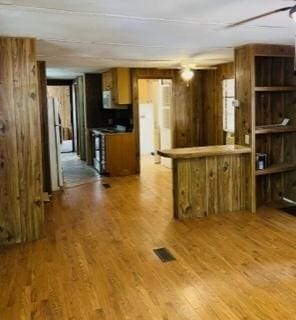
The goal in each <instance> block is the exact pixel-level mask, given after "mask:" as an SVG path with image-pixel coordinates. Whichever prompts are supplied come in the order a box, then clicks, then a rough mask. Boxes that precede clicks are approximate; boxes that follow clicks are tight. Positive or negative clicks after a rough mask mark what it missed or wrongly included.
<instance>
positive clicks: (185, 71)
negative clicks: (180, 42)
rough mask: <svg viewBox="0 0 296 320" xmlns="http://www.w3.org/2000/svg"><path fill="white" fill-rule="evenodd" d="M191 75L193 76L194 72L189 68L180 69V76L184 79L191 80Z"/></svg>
mask: <svg viewBox="0 0 296 320" xmlns="http://www.w3.org/2000/svg"><path fill="white" fill-rule="evenodd" d="M193 77H194V72H193V71H192V70H191V69H190V68H185V69H183V70H182V72H181V78H182V79H183V80H184V81H186V82H189V81H191V80H192V78H193Z"/></svg>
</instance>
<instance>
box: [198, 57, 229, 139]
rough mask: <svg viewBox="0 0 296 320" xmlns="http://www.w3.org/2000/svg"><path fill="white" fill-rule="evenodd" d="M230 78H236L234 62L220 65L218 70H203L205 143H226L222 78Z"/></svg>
mask: <svg viewBox="0 0 296 320" xmlns="http://www.w3.org/2000/svg"><path fill="white" fill-rule="evenodd" d="M230 78H234V64H233V63H232V62H231V63H226V64H221V65H218V66H217V69H216V70H205V71H202V79H203V80H202V92H203V117H204V118H203V132H204V133H203V136H204V140H203V143H204V144H205V145H220V144H225V133H224V131H223V91H222V80H224V79H230Z"/></svg>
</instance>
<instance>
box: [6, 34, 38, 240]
mask: <svg viewBox="0 0 296 320" xmlns="http://www.w3.org/2000/svg"><path fill="white" fill-rule="evenodd" d="M41 154H42V148H41V129H40V109H39V92H38V79H37V61H36V43H35V40H34V39H26V38H21V39H20V38H0V181H1V183H0V204H1V205H0V243H1V244H7V243H16V242H25V241H31V240H35V239H38V238H40V237H41V236H42V235H43V234H44V233H43V232H44V208H43V190H42V189H43V188H42V159H41Z"/></svg>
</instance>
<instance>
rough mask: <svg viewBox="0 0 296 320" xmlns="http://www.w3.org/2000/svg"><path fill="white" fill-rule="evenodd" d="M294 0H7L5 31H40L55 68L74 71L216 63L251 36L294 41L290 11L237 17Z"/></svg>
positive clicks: (44, 54) (53, 73) (43, 52)
mask: <svg viewBox="0 0 296 320" xmlns="http://www.w3.org/2000/svg"><path fill="white" fill-rule="evenodd" d="M293 4H296V2H295V1H292V0H291V1H290V0H268V1H266V0H219V1H217V0H212V1H210V0H150V1H144V0H48V1H46V0H6V1H3V0H0V35H2V36H22V37H23V36H28V37H36V38H37V39H38V47H37V48H38V59H39V60H45V61H46V62H47V65H48V76H49V77H58V78H74V77H75V76H77V75H78V74H81V73H83V72H96V71H101V70H104V69H107V68H109V67H116V66H128V67H176V66H177V65H178V64H180V63H190V64H196V65H198V66H209V65H215V64H218V63H222V62H226V61H231V60H232V59H233V48H234V47H235V46H238V45H242V44H246V43H255V42H257V43H278V44H293V43H294V31H295V27H296V25H295V23H294V22H293V20H292V19H289V18H288V13H287V12H283V13H278V14H276V15H273V16H271V17H267V18H263V19H260V20H257V21H256V22H252V23H248V24H246V25H244V26H241V27H237V28H233V29H227V28H225V26H226V25H227V24H229V23H232V22H236V21H238V20H241V19H244V18H248V17H250V16H253V15H257V14H260V13H263V12H266V11H269V10H273V9H278V8H280V7H283V6H290V5H293Z"/></svg>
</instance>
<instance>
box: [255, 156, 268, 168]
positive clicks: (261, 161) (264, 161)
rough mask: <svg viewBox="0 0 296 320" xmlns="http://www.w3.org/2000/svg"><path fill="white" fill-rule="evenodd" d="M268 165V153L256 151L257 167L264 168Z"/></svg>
mask: <svg viewBox="0 0 296 320" xmlns="http://www.w3.org/2000/svg"><path fill="white" fill-rule="evenodd" d="M267 167H268V155H267V154H266V153H256V169H257V170H263V169H266V168H267Z"/></svg>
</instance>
